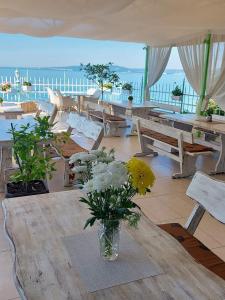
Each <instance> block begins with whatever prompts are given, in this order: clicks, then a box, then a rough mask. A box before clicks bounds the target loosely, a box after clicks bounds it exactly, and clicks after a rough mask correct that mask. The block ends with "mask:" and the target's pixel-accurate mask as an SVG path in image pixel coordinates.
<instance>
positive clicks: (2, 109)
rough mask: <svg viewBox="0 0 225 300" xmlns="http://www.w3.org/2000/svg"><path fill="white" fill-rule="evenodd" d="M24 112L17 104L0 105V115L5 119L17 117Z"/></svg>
mask: <svg viewBox="0 0 225 300" xmlns="http://www.w3.org/2000/svg"><path fill="white" fill-rule="evenodd" d="M23 113H24V111H23V109H22V108H21V107H19V106H17V105H14V106H0V115H3V116H4V117H5V119H17V118H18V117H21V116H22V114H23Z"/></svg>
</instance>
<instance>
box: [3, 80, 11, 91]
mask: <svg viewBox="0 0 225 300" xmlns="http://www.w3.org/2000/svg"><path fill="white" fill-rule="evenodd" d="M11 89H12V85H11V83H9V82H4V83H2V84H1V91H2V92H4V93H8V92H11Z"/></svg>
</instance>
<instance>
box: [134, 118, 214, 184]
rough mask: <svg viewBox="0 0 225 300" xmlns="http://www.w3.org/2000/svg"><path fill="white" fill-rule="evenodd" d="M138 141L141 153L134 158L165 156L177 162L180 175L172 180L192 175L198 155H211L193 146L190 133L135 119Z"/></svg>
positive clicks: (204, 148) (199, 146)
mask: <svg viewBox="0 0 225 300" xmlns="http://www.w3.org/2000/svg"><path fill="white" fill-rule="evenodd" d="M137 132H138V139H139V143H140V147H141V153H137V154H136V156H145V155H154V156H155V155H158V153H160V154H162V155H166V156H168V157H169V158H171V159H173V160H175V161H177V162H179V164H180V173H177V174H174V175H173V178H182V177H188V176H192V175H194V173H195V172H196V166H195V164H196V159H197V157H198V155H203V154H204V155H206V154H211V153H212V149H211V148H209V147H206V146H202V145H199V144H195V143H194V142H193V134H192V133H191V132H186V131H182V130H180V129H176V128H172V127H170V126H166V125H163V124H159V123H157V122H154V121H150V120H145V119H140V118H139V119H137Z"/></svg>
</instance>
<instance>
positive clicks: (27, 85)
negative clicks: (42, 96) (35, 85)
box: [22, 81, 32, 92]
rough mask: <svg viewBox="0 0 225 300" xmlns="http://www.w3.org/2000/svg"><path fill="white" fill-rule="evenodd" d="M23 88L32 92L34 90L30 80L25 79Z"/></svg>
mask: <svg viewBox="0 0 225 300" xmlns="http://www.w3.org/2000/svg"><path fill="white" fill-rule="evenodd" d="M22 90H23V91H24V92H30V91H31V90H32V84H31V82H29V81H24V82H23V84H22Z"/></svg>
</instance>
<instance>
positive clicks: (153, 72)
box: [145, 47, 172, 100]
mask: <svg viewBox="0 0 225 300" xmlns="http://www.w3.org/2000/svg"><path fill="white" fill-rule="evenodd" d="M171 49H172V47H150V48H149V55H148V82H147V86H146V90H145V100H146V99H149V98H150V93H149V89H150V87H151V86H153V85H154V84H155V83H156V82H157V81H158V80H159V78H160V77H161V76H162V73H163V72H164V70H165V68H166V66H167V63H168V60H169V58H170V53H171Z"/></svg>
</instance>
